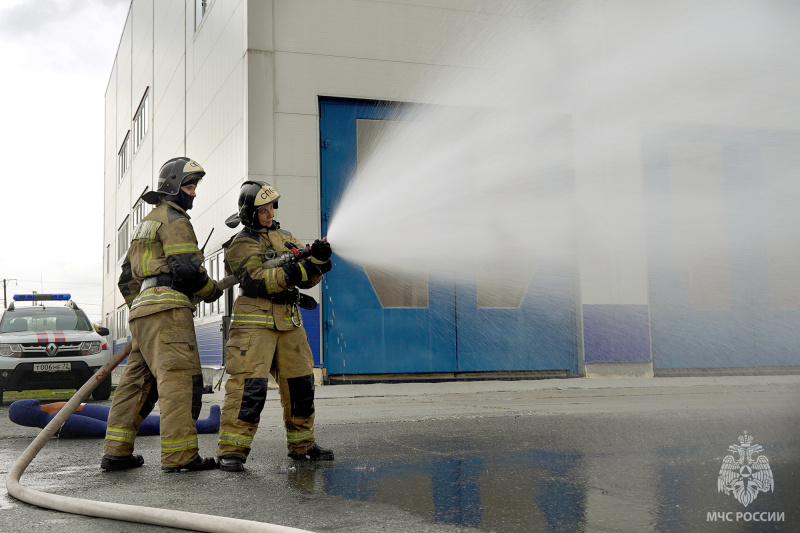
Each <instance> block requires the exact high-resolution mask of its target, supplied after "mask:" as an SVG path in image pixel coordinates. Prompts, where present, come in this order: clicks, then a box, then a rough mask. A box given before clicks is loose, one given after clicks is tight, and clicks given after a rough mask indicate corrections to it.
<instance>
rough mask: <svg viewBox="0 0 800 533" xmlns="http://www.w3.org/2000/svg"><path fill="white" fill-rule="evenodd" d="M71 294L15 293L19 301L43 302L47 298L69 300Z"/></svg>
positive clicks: (15, 298) (15, 297)
mask: <svg viewBox="0 0 800 533" xmlns="http://www.w3.org/2000/svg"><path fill="white" fill-rule="evenodd" d="M70 298H72V295H71V294H15V295H14V300H16V301H17V302H41V301H46V300H69V299H70Z"/></svg>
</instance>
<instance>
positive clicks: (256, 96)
mask: <svg viewBox="0 0 800 533" xmlns="http://www.w3.org/2000/svg"><path fill="white" fill-rule="evenodd" d="M619 4H620V5H622V6H623V8H620V7H619V6H617V9H628V10H629V11H630V12H631V13H638V12H639V10H641V9H644V7H643V6H640V4H639V3H637V2H633V1H631V2H622V3H619ZM679 4H680V2H678V3H674V6H673V8H672V11H668V12H666V13H664V14H663V17H662V18H664V19H665V20H668V19H669V17H670V16H676V14H677V13H681V10H682V9H684V8H688V6H690V5H692V3H691V2H687V3H686V5H685V6H681V5H679ZM624 6H627V7H624ZM607 8H608V3H607V2H601V1H599V0H587V1H585V2H564V3H563V5H560V4H559V3H558V2H541V3H537V2H512V1H508V2H494V1H489V0H485V1H484V0H470V1H462V0H410V1H409V0H407V1H402V2H400V1H391V0H337V1H335V2H333V1H329V0H169V1H155V0H133V1H132V2H131V7H130V11H129V14H128V18H127V21H126V23H125V27H124V30H123V32H122V36H121V39H120V44H119V50H118V52H117V55H116V59H115V62H114V64H113V68H112V70H111V75H110V79H109V83H108V88H107V91H106V97H105V110H106V115H105V117H106V118H105V124H106V128H105V147H104V157H105V176H104V179H105V214H104V247H105V249H104V266H103V268H104V271H103V275H104V276H103V311H102V312H103V316H104V321H105V325H106V326H107V327H108V328H109V329H110V330H111V331H112V333H113V336H114V339H115V340H116V341H121V340H124V339H125V338H126V336H127V335H128V334H129V333H128V330H127V311H126V307H125V305H124V301H123V298H122V296H121V295H120V293H119V291H118V290H117V286H116V281H117V277H118V275H119V271H120V265H121V263H122V260H123V258H124V255H125V253H126V250H127V247H128V244H129V236H130V235H131V233H132V231H133V228H135V226H136V224H137V223H138V222H139V221H140V220H141V219H142V218H143V216H145V214H146V213H147V209H148V208H149V207H148V206H147V205H146V204H145V203H144V202H143V201H142V195H143V193H145V192H146V191H148V190H150V189H152V188H154V187H155V186H156V179H157V176H158V170H159V168H160V166H161V164H162V163H163V162H165V161H167V160H168V159H170V158H172V157H176V156H180V155H186V156H188V157H191V158H193V159H195V160H197V161H198V162H199V163H200V164H201V165H203V167H204V168H205V169H206V171H207V175H206V177H205V179H204V180H203V182H202V184H201V185H200V187H199V188H198V198H197V201H196V203H195V206H196V207H195V208H194V209H193V210H192V211H191V212H190V215H191V217H192V222H193V224H194V227H195V230H196V232H197V237H198V240H199V241H200V243H199V244H200V245H201V246H202V245H203V243H204V242H205V240H206V238H208V242H207V243H206V244H205V256H206V267H207V269H208V271H209V273H210V275H211V276H212V277H213V278H215V279H220V278H221V277H222V276H223V271H224V267H223V264H222V260H223V255H222V254H223V251H222V244H223V243H224V242H225V241H226V240H227V239H229V238H230V237H231V236H232V235H233V234H234V233H235V231H236V230H233V229H230V228H228V227H226V226H225V224H224V220H225V219H226V217H228V216H229V215H231V214H232V213H234V211H235V209H236V200H237V193H238V190H239V186H240V185H241V183H242V182H243V181H245V180H248V179H256V180H264V181H267V182H269V183H271V184H273V185H274V186H275V187H276V188H277V189H278V190H279V191H280V193H281V195H282V197H281V200H280V210H279V211H278V213H277V215H276V218H277V219H278V220H279V221H280V222H281V224H282V226H283V227H284V228H287V229H289V230H290V231H291V232H292V233H293V234H294V235H295V236H296V237H297V238H299V239H300V240H301V241H303V242H306V243H308V242H312V241H313V240H314V239H316V238H320V237H321V236H323V235H325V234H326V231H327V224H328V222H329V218H328V217H329V216H330V214H331V213H332V212H333V210H334V208H335V205H336V202H337V200H338V198H339V197H340V194H341V191H342V190H343V189H344V187H345V186H346V184H347V181H348V180H349V179H350V177H351V174H352V173H353V166H354V164H355V165H357V162H358V161H360V160H361V158H362V157H363V155H364V154H362V153H360V150H366V148H365V144H364V137H365V136H366V135H367V134H368V133H369V131H370V128H380V127H381V126H380V124H381V121H385V120H391V119H392V118H393V117H394V116H395V115H394V114H393V113H394V111H395V110H396V109H397V107H398V106H404V105H412V104H418V105H430V106H447V105H457V104H460V103H461V102H458V101H457V100H456V99H455V98H454V97H453V96H452V95H450V94H446V93H445V94H437V93H432V92H430V91H429V90H428V89H429V86H430V80H432V79H437V78H440V77H447V76H453V75H454V73H455V75H458V73H460V72H463V73H470V72H472V71H475V70H476V69H485V68H489V67H486V66H485V65H482V64H477V65H476V63H475V62H474V61H473V60H472V59H471V58H470V56H466V55H459V54H456V53H453V52H454V50H457V49H458V48H460V47H463V46H467V45H468V44H469V43H470V42H472V40H471V39H470V36H479V35H485V33H486V32H487V31H489V29H491V28H494V27H497V25H498V23H499V22H498V21H500V22H502V21H504V20H513V21H514V23H515V24H519V23H520V21H522V23H527V24H530V25H531V26H532V27H533V28H534V30H533V33H534V35H541V36H542V39H541V48H537V50H536V53H537V54H540V55H541V54H545V55H547V56H548V57H551V58H554V59H553V60H554V61H556V62H563V63H564V64H570V63H571V62H572V63H576V64H577V63H581V64H590V65H595V64H596V65H598V69H597V70H596V71H594V70H591V69H588V70H586V71H582V72H583V73H584V74H585V77H583V78H578V77H573V78H571V79H567V82H568V84H566V85H565V86H564V87H563V90H564V92H565V93H569V94H573V95H574V94H576V93H578V92H579V90H580V89H583V88H585V87H593V88H603V87H605V88H606V89H607V90H598V91H597V93H596V94H597V97H596V98H592V99H586V100H583V103H584V104H585V105H581V106H574V107H570V105H569V103H568V102H567V103H566V104H564V105H562V106H561V107H560V108H559V109H558V110H557V117H556V118H555V120H556V121H560V122H559V124H561V127H559V128H558V132H560V133H559V135H560V137H557V138H555V139H554V140H553V142H554V143H556V144H558V145H559V146H560V147H561V148H562V149H563V150H562V153H563V154H565V155H564V157H565V158H566V159H565V161H563V164H562V165H561V166H560V168H562V169H563V168H566V169H568V171H567V172H564V173H563V175H561V176H560V177H559V178H558V180H557V183H558V184H559V187H562V190H564V191H568V193H569V194H571V195H573V196H574V198H575V205H576V206H577V207H576V209H578V210H579V211H580V212H581V213H582V214H583V216H581V217H578V219H577V220H578V222H577V224H576V226H575V227H574V240H573V241H571V242H572V243H573V244H571V245H570V246H571V248H570V254H572V255H571V257H572V258H573V260H572V262H571V263H570V264H569V265H568V267H567V268H564V267H563V265H549V266H548V264H546V263H542V264H541V265H539V266H537V270H536V274H535V275H534V277H533V279H532V280H531V282H530V284H529V285H528V286H527V289H526V292H525V294H522V295H520V298H519V299H518V301H517V302H516V303H515V304H514V305H496V304H493V303H492V302H486V301H485V300H482V299H481V298H480V296H479V293H480V291H479V289H478V288H476V287H475V286H472V287H469V286H466V287H465V286H454V287H453V288H452V291H451V292H449V293H448V292H441V291H437V292H436V293H435V294H434V293H433V292H431V293H430V297H428V295H427V293H426V296H425V297H424V298H422V299H414V298H411V299H410V300H407V301H406V300H404V301H401V302H399V303H398V302H396V301H391V300H392V296H391V294H389V293H391V291H388V292H387V290H388V289H387V290H383V289H382V287H381V285H380V283H379V282H376V279H378V278H377V277H376V276H372V277H370V275H369V272H366V271H365V269H364V268H362V267H360V266H359V265H357V264H351V263H345V262H339V263H337V264H336V266H335V268H334V269H333V270H332V271H331V272H330V274H329V275H327V276H326V279H327V281H326V283H324V284H321V285H320V286H319V287H318V288H316V289H315V290H313V291H310V292H309V293H310V294H311V295H312V296H314V297H315V298H316V299H317V300H318V301H319V302H320V306H319V307H318V308H317V309H316V310H315V311H311V312H307V311H304V322H305V328H306V330H307V332H308V335H309V340H310V343H311V346H312V350H313V351H314V354H315V360H316V363H317V365H318V367H319V368H320V371H321V373H322V374H323V375H324V376H325V377H326V379H327V380H330V381H331V382H336V381H341V380H358V379H361V380H370V379H457V378H486V377H489V378H491V377H554V376H559V377H560V376H563V377H570V376H590V377H619V376H625V377H647V376H654V375H682V374H691V373H693V372H712V373H713V372H717V373H731V372H744V373H747V372H786V371H793V370H795V369H797V368H798V367H799V366H800V348H798V346H800V342H798V341H800V328H797V327H796V325H797V324H798V323H800V289H799V288H798V287H800V249H798V248H797V247H796V246H795V247H791V246H785V242H784V241H785V239H784V235H785V233H784V232H783V231H784V228H787V227H795V228H796V227H800V225H798V222H800V220H799V219H800V215H798V214H797V213H800V211H798V210H796V209H783V210H778V209H777V208H776V206H783V205H796V204H797V200H798V199H800V187H798V185H797V182H798V180H797V179H796V173H797V169H798V168H800V164H799V163H800V160H798V155H797V154H800V150H798V141H800V133H798V131H800V130H798V124H800V122H799V121H798V117H797V116H796V115H795V114H792V113H796V111H793V112H792V113H787V114H781V115H776V114H770V113H765V114H762V115H759V116H757V117H755V116H753V115H744V114H741V115H733V114H730V113H720V112H719V111H720V109H717V110H716V113H715V110H713V109H705V110H704V112H702V113H695V112H692V113H689V112H688V111H686V108H685V107H678V106H676V107H675V108H667V107H664V102H663V101H659V102H655V103H654V102H652V101H650V100H646V99H643V98H639V97H638V96H636V95H635V94H634V95H631V94H628V93H625V92H624V91H625V90H626V88H627V87H630V84H631V83H633V82H632V81H631V80H634V81H635V80H636V76H637V75H638V76H641V77H642V79H645V80H646V81H647V83H651V82H652V84H653V86H657V85H658V84H660V83H662V81H661V80H660V79H659V78H658V76H656V73H658V74H659V75H660V74H661V72H662V71H663V72H664V75H667V76H668V75H670V68H671V66H674V65H670V63H669V62H668V61H664V62H663V63H660V64H659V65H655V66H654V67H653V70H652V71H650V72H643V71H638V72H633V73H632V72H630V71H628V70H625V69H620V71H623V70H624V72H623V75H622V76H621V77H620V76H616V73H617V72H616V71H613V72H610V71H604V70H603V69H602V68H599V67H600V66H603V65H606V66H609V68H611V67H610V65H614V64H615V63H614V62H615V61H622V60H627V56H626V53H624V52H625V51H624V50H622V51H621V50H620V40H619V39H618V36H619V34H620V31H623V30H629V29H630V27H629V26H626V25H629V24H631V20H636V19H634V18H633V15H631V17H632V19H631V20H625V19H615V18H614V17H609V16H604V14H605V12H604V10H605V9H607ZM694 29H695V30H696V29H697V28H694ZM537 32H538V33H537ZM794 39H795V40H796V39H797V37H794ZM791 48H792V47H789V46H787V47H786V49H791ZM794 49H796V47H795V48H794ZM644 51H645V52H646V51H647V50H646V49H645V50H644ZM634 52H636V53H638V52H642V50H636V51H633V52H630V53H631V54H633V53H634ZM642 53H644V52H642ZM633 55H635V54H633ZM667 59H668V58H667ZM746 60H747V58H746V57H739V58H737V59H735V60H732V64H731V65H729V67H730V68H729V69H728V70H724V71H720V74H719V77H718V78H719V79H718V82H719V84H720V85H721V86H728V85H726V84H728V81H729V80H728V79H727V78H726V76H727V75H730V73H731V72H735V71H737V70H738V69H739V68H742V67H743V65H740V64H738V63H737V62H738V61H746ZM459 61H461V62H459ZM659 69H661V70H659ZM620 79H621V80H622V82H624V83H621V82H620ZM759 81H760V83H763V84H769V83H770V80H769V78H768V77H767V78H766V79H765V78H764V77H761V78H760V80H759ZM697 85H698V86H697V87H695V86H692V85H691V83H688V82H687V83H684V84H683V85H681V86H680V87H681V88H682V89H683V90H684V91H685V92H686V93H687V94H688V95H689V96H687V100H690V99H691V98H692V97H693V96H692V95H693V94H694V93H692V91H699V90H700V88H699V85H700V84H699V83H698V84H697ZM791 86H792V85H791V84H789V85H788V86H787V87H786V90H787V91H788V90H790V88H791ZM617 88H619V89H622V91H623V93H624V94H619V92H620V91H616V93H615V89H617ZM734 89H735V87H734V88H729V90H730V93H731V94H733V93H734V92H735V90H734ZM703 90H708V87H706V86H704V87H703ZM753 90H754V91H755V90H757V88H755V89H753ZM721 91H722V92H721V93H720V94H728V93H725V89H721ZM671 94H672V95H674V96H675V98H678V97H681V96H686V95H681V94H680V91H675V92H673V93H671ZM749 94H752V92H751V93H749ZM769 94H770V95H771V98H778V99H779V98H781V95H775V94H774V93H772V92H769ZM721 100H724V99H721ZM721 100H717V101H718V102H720V101H721ZM720 105H721V104H720ZM673 109H679V111H678V112H672V110H673ZM723 110H724V109H723ZM681 113H683V114H681ZM620 117H624V120H623V119H620ZM606 124H614V132H613V134H614V139H615V140H616V142H614V143H608V146H604V147H603V150H599V149H598V146H597V145H596V143H593V142H592V141H593V139H595V136H594V135H593V134H592V133H591V132H595V131H597V130H598V129H599V128H602V127H603V126H604V125H606ZM793 176H795V177H793ZM743 184H744V185H745V186H743ZM742 191H747V192H746V193H744V192H742ZM601 198H602V199H603V200H602V202H603V207H604V209H599V208H598V204H599V203H600V200H599V199H601ZM665 198H666V199H667V201H664V199H665ZM669 198H697V199H699V201H698V202H697V203H693V202H689V203H686V202H678V201H676V202H673V203H672V204H671V203H670V201H669ZM608 211H614V212H616V213H624V215H623V216H615V217H608V218H606V217H604V213H606V212H608ZM776 213H777V214H776ZM212 230H213V232H212ZM209 235H210V237H209ZM604 236H606V237H607V236H611V237H613V238H610V239H607V241H608V242H612V243H613V244H614V245H613V246H612V247H602V248H600V247H597V246H595V243H596V242H598V241H600V240H603V238H604ZM742 242H745V243H746V246H737V244H740V243H742ZM334 250H335V243H334ZM331 302H336V304H335V305H336V306H337V307H336V309H335V316H336V320H333V319H332V313H333V312H334V309H332V305H333V304H331ZM543 302H544V304H543ZM224 310H225V300H220V301H219V302H217V303H214V304H211V305H206V304H202V305H200V306H199V307H198V311H197V315H196V316H197V318H196V324H197V334H198V339H199V343H200V351H201V357H202V361H203V364H204V365H210V366H214V365H219V364H221V360H222V352H223V340H222V339H223V332H222V316H223V314H224ZM492 323H496V324H503V325H504V326H505V327H504V329H503V335H502V336H491V335H488V336H475V335H469V334H467V333H468V332H471V331H475V330H476V329H479V328H481V327H483V325H485V324H492ZM340 339H346V341H347V342H346V347H345V346H343V345H342V344H341V343H340V342H339V341H340Z"/></svg>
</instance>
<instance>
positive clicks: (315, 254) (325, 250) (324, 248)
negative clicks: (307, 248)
mask: <svg viewBox="0 0 800 533" xmlns="http://www.w3.org/2000/svg"><path fill="white" fill-rule="evenodd" d="M332 253H333V252H332V251H331V245H330V243H329V242H327V241H321V240H319V239H317V240H316V241H314V243H313V244H312V245H311V258H312V259H316V261H314V262H315V263H317V264H320V263H324V262H326V261H328V260H329V259H330V258H331V254H332Z"/></svg>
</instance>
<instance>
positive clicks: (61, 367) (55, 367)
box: [33, 363, 72, 372]
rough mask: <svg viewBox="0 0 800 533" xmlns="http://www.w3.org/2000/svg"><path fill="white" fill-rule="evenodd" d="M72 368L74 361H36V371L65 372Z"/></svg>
mask: <svg viewBox="0 0 800 533" xmlns="http://www.w3.org/2000/svg"><path fill="white" fill-rule="evenodd" d="M65 370H72V363H34V364H33V371H34V372H64V371H65Z"/></svg>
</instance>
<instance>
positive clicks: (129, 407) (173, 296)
mask: <svg viewBox="0 0 800 533" xmlns="http://www.w3.org/2000/svg"><path fill="white" fill-rule="evenodd" d="M204 175H205V171H204V170H203V167H201V166H200V165H199V164H198V163H197V162H196V161H193V160H191V159H189V158H187V157H176V158H174V159H170V160H169V161H167V162H166V163H164V165H163V166H162V167H161V171H160V173H159V176H158V189H156V190H153V191H149V192H147V193H145V195H144V196H143V198H144V200H145V201H147V202H148V203H151V204H155V207H154V208H153V210H152V211H150V213H149V214H148V215H147V216H146V217H145V218H144V219H143V220H142V222H141V223H139V225H138V226H137V227H136V228H135V229H134V231H133V237H132V239H131V244H130V247H129V249H128V254H127V255H126V257H125V261H124V262H123V264H122V275H121V276H120V278H119V288H120V291H121V292H122V295H123V296H124V297H125V302H126V303H127V304H128V306H129V307H130V318H129V320H130V330H131V336H132V339H131V342H132V345H133V346H132V349H131V353H130V355H129V356H128V364H127V366H126V368H125V371H124V372H123V374H122V377H121V378H120V381H119V385H118V386H117V390H116V393H115V394H114V401H113V402H112V404H111V411H110V412H109V415H108V427H107V431H106V439H105V443H104V447H103V452H104V455H103V458H102V461H101V463H100V466H101V468H103V469H105V470H127V469H129V468H135V467H137V466H141V465H142V463H143V462H144V459H143V458H142V456H141V455H134V454H133V445H134V439H135V437H136V433H137V431H138V429H139V425H140V424H141V423H142V421H143V420H144V418H145V417H146V416H147V415H148V414H149V413H150V411H151V410H152V409H153V407H154V406H155V403H156V401H158V402H159V408H160V412H161V467H162V469H164V470H165V471H168V472H178V471H181V470H207V469H211V468H215V467H216V462H215V460H214V459H213V458H205V459H204V458H202V457H200V455H199V453H198V446H197V430H196V428H195V422H196V420H197V418H198V416H199V415H200V406H201V403H202V401H201V400H202V398H201V396H202V394H203V375H202V372H201V370H200V357H199V354H198V351H197V340H196V338H195V331H194V320H193V317H192V313H193V312H194V309H195V306H194V303H193V299H196V298H197V299H201V300H204V301H206V302H212V301H214V300H216V299H218V298H219V297H220V296H221V295H222V291H221V290H219V289H218V288H217V286H216V283H215V282H214V280H212V279H210V278H209V277H208V274H207V273H206V270H205V268H204V267H203V261H204V258H203V253H202V252H201V251H200V249H199V248H198V247H197V238H196V236H195V233H194V229H193V227H192V223H191V222H190V220H189V215H188V213H187V211H188V210H189V209H191V208H192V203H193V201H194V198H195V189H196V188H197V184H198V183H199V182H200V180H201V179H202V178H203V176H204Z"/></svg>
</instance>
